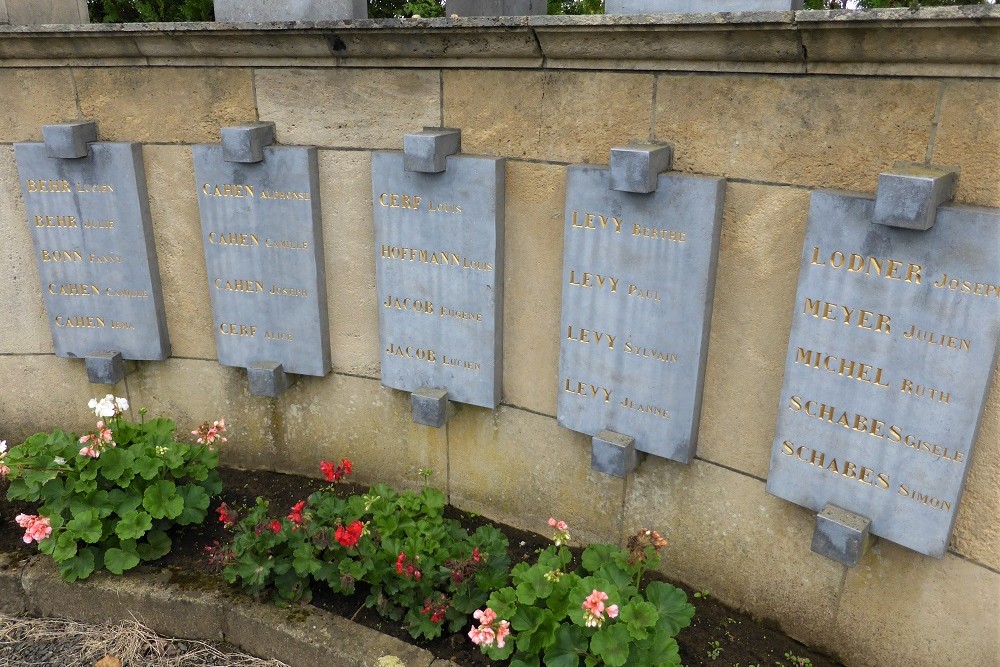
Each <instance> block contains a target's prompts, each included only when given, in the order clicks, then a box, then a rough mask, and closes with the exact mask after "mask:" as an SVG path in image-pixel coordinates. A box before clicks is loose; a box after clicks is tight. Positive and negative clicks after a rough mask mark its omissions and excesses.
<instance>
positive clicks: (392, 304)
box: [382, 294, 434, 315]
mask: <svg viewBox="0 0 1000 667" xmlns="http://www.w3.org/2000/svg"><path fill="white" fill-rule="evenodd" d="M382 307H383V308H395V309H396V310H412V311H413V312H415V313H425V314H427V315H433V314H434V304H433V303H432V302H431V301H428V300H427V299H418V298H411V297H404V298H402V299H400V298H399V297H398V296H392V295H391V294H390V295H389V296H388V297H387V298H386V300H385V302H384V303H383V304H382Z"/></svg>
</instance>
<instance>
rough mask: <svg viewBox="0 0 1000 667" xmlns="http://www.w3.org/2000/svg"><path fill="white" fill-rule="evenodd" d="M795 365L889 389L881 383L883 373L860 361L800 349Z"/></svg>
mask: <svg viewBox="0 0 1000 667" xmlns="http://www.w3.org/2000/svg"><path fill="white" fill-rule="evenodd" d="M795 363H797V364H802V365H803V366H808V367H809V368H815V369H817V370H825V371H827V372H830V373H836V374H837V375H839V376H841V377H845V378H850V379H852V380H858V381H859V382H867V383H869V384H873V385H875V386H876V387H885V388H888V387H889V384H888V383H886V382H882V375H883V373H884V372H885V371H883V370H882V369H881V368H878V367H875V366H869V365H868V364H863V363H861V362H860V361H853V360H851V359H844V358H842V357H835V356H833V355H832V354H826V353H824V352H818V351H814V350H805V349H803V348H801V347H800V348H797V350H796V352H795Z"/></svg>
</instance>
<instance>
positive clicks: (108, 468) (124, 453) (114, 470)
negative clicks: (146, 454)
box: [98, 447, 135, 486]
mask: <svg viewBox="0 0 1000 667" xmlns="http://www.w3.org/2000/svg"><path fill="white" fill-rule="evenodd" d="M134 458H135V457H134V456H133V455H132V453H131V452H130V451H128V450H127V449H122V448H120V447H112V448H111V449H106V450H104V452H102V453H101V458H99V459H98V461H99V465H100V468H101V475H103V476H104V478H105V479H107V480H109V481H112V482H119V485H120V486H127V485H128V480H130V479H132V475H133V473H132V472H131V467H132V463H133V460H134ZM126 469H129V472H128V474H126V473H125V471H126ZM121 482H125V484H121Z"/></svg>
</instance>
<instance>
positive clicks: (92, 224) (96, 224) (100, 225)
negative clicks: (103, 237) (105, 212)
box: [83, 220, 115, 230]
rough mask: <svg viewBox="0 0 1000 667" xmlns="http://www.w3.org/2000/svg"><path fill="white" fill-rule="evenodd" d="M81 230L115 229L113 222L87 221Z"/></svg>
mask: <svg viewBox="0 0 1000 667" xmlns="http://www.w3.org/2000/svg"><path fill="white" fill-rule="evenodd" d="M83 228H84V229H104V230H108V229H114V228H115V221H114V220H87V221H86V222H84V223H83Z"/></svg>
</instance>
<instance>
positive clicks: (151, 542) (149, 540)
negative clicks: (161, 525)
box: [136, 530, 171, 560]
mask: <svg viewBox="0 0 1000 667" xmlns="http://www.w3.org/2000/svg"><path fill="white" fill-rule="evenodd" d="M170 544H171V543H170V538H169V537H168V536H167V534H166V533H164V532H163V531H162V530H151V531H149V532H148V533H146V538H145V541H144V542H139V543H138V544H136V551H137V552H138V553H139V557H140V558H141V559H143V560H156V559H157V558H162V557H163V556H166V555H167V554H168V553H170Z"/></svg>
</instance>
